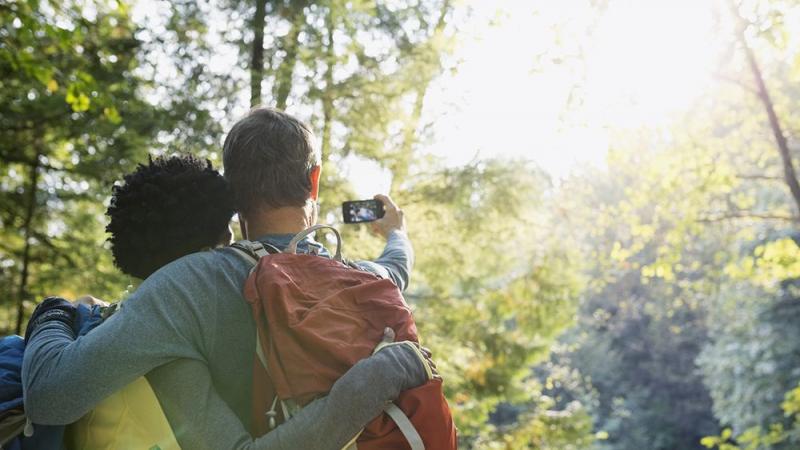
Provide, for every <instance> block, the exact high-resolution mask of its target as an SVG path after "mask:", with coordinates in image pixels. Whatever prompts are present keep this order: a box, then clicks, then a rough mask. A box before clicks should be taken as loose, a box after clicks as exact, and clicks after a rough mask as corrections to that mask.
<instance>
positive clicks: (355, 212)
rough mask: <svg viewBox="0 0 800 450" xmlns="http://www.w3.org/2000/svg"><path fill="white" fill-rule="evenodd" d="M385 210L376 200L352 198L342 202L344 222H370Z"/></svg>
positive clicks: (378, 217)
mask: <svg viewBox="0 0 800 450" xmlns="http://www.w3.org/2000/svg"><path fill="white" fill-rule="evenodd" d="M385 213H386V211H385V210H384V209H383V203H381V202H379V201H378V200H354V201H350V202H344V203H342V216H343V217H344V223H363V222H372V221H375V220H378V219H380V218H381V217H383V215H384V214H385Z"/></svg>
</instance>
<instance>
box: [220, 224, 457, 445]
mask: <svg viewBox="0 0 800 450" xmlns="http://www.w3.org/2000/svg"><path fill="white" fill-rule="evenodd" d="M322 228H330V229H331V230H333V232H334V235H335V236H336V240H337V246H336V252H335V254H334V256H333V257H332V258H330V259H328V258H322V257H317V256H313V255H306V254H296V248H297V244H298V242H300V241H301V240H302V239H304V238H305V237H306V236H308V235H309V234H310V233H313V232H314V231H317V230H319V229H322ZM233 248H234V249H235V250H237V251H238V252H239V253H240V254H242V255H243V256H244V257H246V258H248V259H249V260H250V261H251V262H252V263H253V266H254V267H253V269H252V271H251V273H250V276H249V277H248V279H247V281H246V282H245V287H244V296H245V299H246V300H247V301H248V303H250V304H251V308H252V313H253V318H254V320H255V323H256V327H257V336H256V339H257V340H256V355H255V358H254V368H253V430H252V431H253V433H254V434H255V435H262V434H264V433H266V432H267V431H269V430H270V429H271V428H273V427H274V426H276V425H277V424H278V423H280V422H282V421H285V420H288V419H289V418H290V417H291V416H292V415H293V413H294V412H296V411H297V410H299V409H300V408H302V407H303V406H304V405H306V404H308V403H309V402H310V401H312V400H314V399H315V398H317V397H320V396H322V395H325V394H326V393H327V392H328V391H329V390H330V388H331V386H332V385H333V384H334V382H335V381H336V380H337V379H339V378H340V377H341V376H342V375H343V374H344V373H345V372H347V370H348V369H349V368H350V367H352V366H353V365H354V364H355V363H357V362H358V361H360V360H361V359H364V358H367V357H368V356H370V354H372V352H373V348H374V347H375V345H376V343H378V342H380V341H381V337H382V336H383V330H384V328H386V327H387V326H388V327H391V328H392V329H393V330H394V331H395V332H396V334H397V339H399V340H401V341H406V342H397V343H394V344H392V345H408V346H410V347H411V348H414V349H415V352H416V353H417V354H418V355H419V357H420V361H422V363H423V365H424V366H425V367H426V371H427V373H428V375H429V381H428V382H427V383H426V384H424V385H422V386H419V387H417V388H414V389H411V390H408V391H406V392H403V393H402V394H401V395H400V397H399V398H398V400H397V402H396V405H395V406H391V405H390V406H388V408H387V409H388V411H387V414H383V415H381V416H379V417H378V418H376V419H375V420H373V421H372V422H370V423H369V424H368V425H367V426H366V427H365V429H364V430H363V431H362V432H361V433H360V434H359V435H358V436H357V437H356V438H354V441H355V442H356V444H357V447H358V449H359V450H377V449H383V448H392V449H394V448H397V449H412V450H417V449H423V448H427V449H428V450H449V449H456V448H457V443H456V432H455V427H454V425H453V421H452V417H451V414H450V410H449V407H448V406H447V402H446V400H445V398H444V395H443V393H442V382H441V379H432V372H431V370H430V367H429V366H427V362H426V360H425V358H424V357H423V356H422V354H421V352H420V351H419V348H418V347H417V346H418V341H419V340H418V337H417V330H416V326H415V324H414V320H413V318H412V315H411V310H410V308H409V307H408V305H407V304H406V303H405V300H404V299H403V297H402V294H401V293H400V291H399V289H398V288H397V286H396V285H395V284H394V283H392V281H391V280H388V279H382V278H379V277H377V276H375V275H373V274H372V273H369V272H366V271H362V270H359V269H358V268H357V266H355V265H353V264H348V263H346V262H344V260H343V258H342V245H341V236H340V235H339V233H338V231H337V230H336V229H335V228H332V227H328V226H325V225H317V226H314V227H311V228H309V229H307V230H305V231H303V232H301V233H299V234H297V235H296V236H295V237H294V238H293V239H292V240H291V242H290V243H289V245H288V247H287V248H286V250H285V253H281V252H280V251H279V250H278V249H276V248H274V247H272V246H269V245H264V244H262V243H259V242H251V241H239V242H237V243H235V244H234V245H233ZM401 415H402V416H404V417H405V418H406V420H403V419H402V418H400V416H401ZM393 417H394V418H397V419H396V420H393Z"/></svg>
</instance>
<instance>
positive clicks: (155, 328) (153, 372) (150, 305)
mask: <svg viewBox="0 0 800 450" xmlns="http://www.w3.org/2000/svg"><path fill="white" fill-rule="evenodd" d="M288 239H289V237H288V236H267V237H265V238H264V239H262V240H263V241H265V242H268V243H271V244H273V245H276V246H277V247H279V248H283V247H285V246H286V244H287V243H288ZM309 245H311V246H314V245H317V246H318V244H316V243H314V242H313V241H311V242H310V241H305V243H301V246H300V248H301V249H302V248H303V247H304V246H306V247H307V246H309ZM412 255H413V253H412V250H411V245H410V242H409V241H408V239H407V238H406V237H405V235H403V234H402V233H398V232H394V233H392V234H391V235H390V237H389V240H388V243H387V246H386V249H385V250H384V252H383V254H382V255H381V256H380V257H379V258H378V259H377V260H376V261H375V262H374V263H370V262H363V263H361V265H362V267H364V268H365V269H367V270H371V271H374V272H376V273H378V274H380V275H383V276H386V277H389V278H391V279H393V280H394V281H395V283H396V284H397V285H398V286H399V287H401V288H404V287H405V286H406V285H407V282H408V274H409V272H410V269H411V265H412V258H413V256H412ZM249 270H250V263H249V262H248V261H246V260H245V259H244V258H242V257H241V256H239V255H238V254H236V253H235V252H234V251H232V250H230V249H220V250H214V251H207V252H201V253H196V254H193V255H189V256H186V257H184V258H181V259H179V260H177V261H175V262H173V263H170V264H168V265H167V266H165V267H164V268H162V269H161V270H159V271H158V272H156V273H155V274H153V275H152V276H151V277H150V278H148V279H147V280H145V282H144V283H142V285H141V286H140V287H139V289H137V290H136V292H135V293H134V294H133V295H132V296H131V297H130V298H128V299H127V300H126V301H125V304H124V307H123V308H121V309H120V311H119V312H117V313H116V314H114V315H113V316H112V317H111V318H109V319H108V320H107V321H106V322H105V323H104V324H103V325H102V326H100V327H98V328H96V329H95V330H94V331H92V332H91V333H89V334H87V335H86V336H83V337H80V338H78V339H75V338H74V336H73V333H72V331H71V330H69V329H68V327H66V326H65V325H64V324H62V323H59V322H47V323H45V324H43V325H42V326H41V328H40V329H39V330H38V331H37V332H36V333H35V334H34V336H33V338H32V339H31V340H30V342H29V343H28V346H27V349H26V352H25V359H24V362H23V387H24V392H25V407H26V412H27V414H28V415H29V417H30V418H31V419H32V420H33V421H34V422H36V423H42V424H66V423H70V422H73V421H75V420H77V419H78V418H80V417H81V416H82V415H83V414H85V413H86V412H88V411H89V410H90V409H91V408H92V407H93V406H94V405H95V404H96V403H97V402H99V401H100V400H102V399H103V398H104V397H105V396H107V395H109V394H111V393H112V392H114V391H116V390H118V389H120V388H122V387H123V386H125V385H126V384H128V383H130V382H131V381H133V380H134V379H136V378H137V377H139V376H141V375H144V374H147V378H148V380H149V381H150V383H151V385H152V387H153V389H154V391H155V392H156V394H157V396H158V397H159V401H160V402H161V404H162V407H163V409H164V412H165V414H166V416H167V418H168V420H169V421H170V425H171V426H172V427H173V430H174V431H175V434H176V437H177V438H178V442H179V443H180V444H181V446H183V447H185V448H192V449H194V448H210V449H226V448H235V449H240V448H260V449H270V450H275V449H296V448H304V449H339V448H341V447H342V446H343V445H344V444H345V443H346V442H348V441H349V440H350V439H351V438H352V436H354V435H355V434H356V433H357V432H358V430H360V429H361V428H362V427H363V426H364V425H365V424H366V423H367V422H369V420H371V419H372V418H373V417H375V416H376V415H378V414H379V413H380V412H381V410H382V408H383V406H384V405H385V403H386V401H388V400H390V399H392V398H394V397H396V396H397V395H398V394H399V393H400V392H401V391H402V390H405V389H408V388H410V387H413V386H416V385H418V384H421V383H422V382H424V381H425V376H424V371H423V369H422V366H421V364H420V363H419V362H418V360H416V359H415V357H414V355H413V354H412V352H410V351H408V350H406V349H404V347H402V346H400V347H395V348H388V349H386V351H381V352H379V353H378V354H376V355H374V356H372V357H370V358H367V359H365V360H362V361H361V362H359V363H358V364H356V365H355V366H354V367H353V368H352V369H351V370H350V371H348V372H347V374H345V375H344V376H343V377H342V378H341V379H340V380H339V381H338V382H337V383H336V384H335V385H334V387H333V389H332V390H331V392H330V393H329V395H328V396H327V397H325V398H323V399H320V400H317V401H315V402H313V403H312V404H310V405H309V406H308V407H306V408H304V409H303V411H301V413H300V414H299V415H298V416H295V417H293V418H292V420H290V421H289V422H287V423H286V424H284V425H282V426H280V427H278V428H277V429H276V430H275V431H273V432H271V433H269V434H267V435H266V436H264V437H262V438H259V439H257V440H253V439H252V438H251V437H250V435H249V434H248V433H247V429H248V428H249V425H250V405H251V392H252V377H251V373H252V372H251V371H252V363H253V355H254V353H255V326H254V324H253V320H252V318H251V313H250V310H249V305H248V304H247V303H246V302H245V301H244V300H243V298H242V295H241V292H242V286H243V284H244V281H245V279H246V277H247V274H248V271H249ZM388 350H390V351H388Z"/></svg>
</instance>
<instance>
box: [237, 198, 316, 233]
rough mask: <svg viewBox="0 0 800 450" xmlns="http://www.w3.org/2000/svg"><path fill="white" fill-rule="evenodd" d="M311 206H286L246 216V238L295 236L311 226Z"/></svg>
mask: <svg viewBox="0 0 800 450" xmlns="http://www.w3.org/2000/svg"><path fill="white" fill-rule="evenodd" d="M312 210H313V206H312V205H311V204H310V203H308V204H306V205H305V206H286V207H282V208H271V209H264V210H261V211H257V212H254V213H251V214H248V215H247V216H245V217H244V220H245V223H246V224H247V238H248V239H258V238H260V237H261V236H266V235H268V234H297V233H299V232H301V231H303V230H305V229H306V228H308V227H310V226H311V225H313V223H312V222H313V220H314V219H313V216H314V214H313V213H312Z"/></svg>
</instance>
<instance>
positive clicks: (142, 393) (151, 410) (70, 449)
mask: <svg viewBox="0 0 800 450" xmlns="http://www.w3.org/2000/svg"><path fill="white" fill-rule="evenodd" d="M64 438H65V439H64V444H65V445H66V448H67V450H94V449H109V450H110V449H124V448H131V449H134V448H135V449H159V450H180V446H179V445H178V441H177V440H176V439H175V434H174V433H173V431H172V428H171V427H170V424H169V422H168V421H167V418H166V416H165V415H164V412H163V411H162V409H161V404H159V402H158V398H156V395H155V393H154V392H153V389H152V388H151V387H150V383H148V382H147V379H146V378H145V377H139V378H137V379H136V380H134V381H133V382H131V383H130V384H128V385H127V386H125V387H124V388H122V389H120V390H119V391H117V392H114V393H113V394H111V395H110V396H108V397H106V398H105V399H104V400H103V401H102V402H100V403H98V404H97V406H95V408H94V409H93V410H91V411H89V412H88V413H87V414H86V415H84V416H83V417H81V418H80V420H78V421H77V422H75V423H73V424H72V425H68V426H67V431H66V434H65V436H64Z"/></svg>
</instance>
